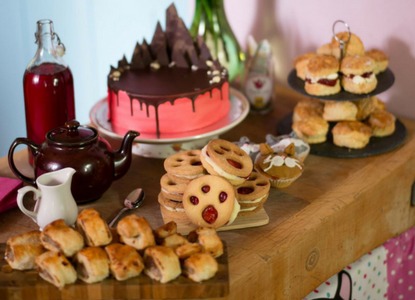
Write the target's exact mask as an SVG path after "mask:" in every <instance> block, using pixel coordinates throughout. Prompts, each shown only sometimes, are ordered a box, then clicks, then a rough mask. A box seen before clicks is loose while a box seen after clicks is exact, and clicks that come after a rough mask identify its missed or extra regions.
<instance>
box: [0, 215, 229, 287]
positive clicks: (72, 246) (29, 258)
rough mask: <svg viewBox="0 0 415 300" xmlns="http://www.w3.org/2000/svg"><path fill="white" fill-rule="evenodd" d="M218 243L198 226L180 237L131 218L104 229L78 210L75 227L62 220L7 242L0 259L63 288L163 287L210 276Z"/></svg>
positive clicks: (172, 226) (169, 227) (167, 227)
mask: <svg viewBox="0 0 415 300" xmlns="http://www.w3.org/2000/svg"><path fill="white" fill-rule="evenodd" d="M223 251H224V250H223V243H222V241H221V239H220V238H219V236H218V235H217V233H216V230H215V229H213V228H203V227H199V228H197V229H195V230H193V231H192V232H190V233H189V235H188V236H183V235H181V234H180V233H178V232H177V225H176V223H174V222H169V223H166V224H164V225H162V226H160V227H158V228H156V229H153V228H151V226H150V224H149V223H148V222H147V220H146V219H145V218H144V217H140V216H137V215H135V214H131V215H128V216H126V217H124V218H122V219H121V220H120V221H119V222H118V224H117V226H116V228H115V229H110V228H109V227H108V225H107V223H106V222H105V221H104V220H103V219H102V218H101V216H100V214H99V213H98V211H96V210H95V209H93V208H87V209H83V210H82V211H81V212H80V213H79V215H78V218H77V221H76V224H75V227H72V226H68V225H66V224H65V222H64V221H63V220H62V219H59V220H55V221H53V222H52V223H50V224H48V225H47V226H46V227H45V228H44V229H43V231H38V230H34V231H30V232H25V233H22V234H18V235H15V236H12V237H10V238H9V239H8V240H7V244H6V251H5V260H6V261H7V263H8V264H9V265H10V267H11V268H12V269H15V270H30V269H36V270H37V271H38V273H39V275H40V277H42V278H43V279H44V280H46V281H48V282H50V283H52V284H54V285H55V286H56V287H58V288H63V287H64V286H65V285H67V284H72V283H74V282H76V281H77V279H80V280H82V281H83V282H86V283H96V282H100V281H102V280H104V279H106V278H111V277H112V278H114V279H116V280H119V281H122V280H127V279H129V278H133V277H137V276H140V275H141V274H142V273H144V274H145V275H147V276H149V277H150V278H152V279H154V280H156V281H159V282H161V283H166V282H169V281H171V280H174V279H175V278H177V277H178V276H180V275H184V276H186V277H188V278H190V279H191V280H193V281H195V282H201V281H203V280H207V279H209V278H212V277H213V276H215V274H216V272H217V271H218V262H217V260H216V258H217V257H219V256H221V255H222V254H223Z"/></svg>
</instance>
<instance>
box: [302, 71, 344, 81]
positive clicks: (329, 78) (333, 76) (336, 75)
mask: <svg viewBox="0 0 415 300" xmlns="http://www.w3.org/2000/svg"><path fill="white" fill-rule="evenodd" d="M338 77H339V74H338V73H332V74H329V75H327V76H324V77H307V79H308V80H310V82H311V83H318V81H319V80H321V79H328V80H335V79H337V78H338Z"/></svg>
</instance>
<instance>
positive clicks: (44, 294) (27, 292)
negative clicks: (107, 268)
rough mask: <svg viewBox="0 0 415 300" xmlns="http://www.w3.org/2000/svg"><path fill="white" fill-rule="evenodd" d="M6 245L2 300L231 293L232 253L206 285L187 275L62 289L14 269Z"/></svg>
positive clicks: (1, 247)
mask: <svg viewBox="0 0 415 300" xmlns="http://www.w3.org/2000/svg"><path fill="white" fill-rule="evenodd" d="M4 250H5V244H4V243H1V244H0V255H1V261H0V267H1V269H0V270H1V271H0V299H1V300H7V299H13V300H15V299H31V300H52V299H53V300H79V299H89V300H95V299H96V300H98V299H102V300H105V299H108V300H109V299H111V300H112V299H158V298H163V299H190V298H193V299H194V298H219V297H225V296H227V295H228V294H229V273H228V253H227V247H226V244H224V254H223V255H222V256H220V257H218V258H217V261H218V263H219V270H218V273H217V274H216V275H215V277H213V278H211V279H209V280H206V281H204V282H202V283H197V282H194V281H192V280H190V279H188V278H186V277H184V276H180V277H179V278H177V279H175V280H173V281H171V282H168V283H159V282H157V281H154V280H152V279H151V278H149V277H147V276H146V275H144V274H141V275H140V276H138V277H135V278H131V279H128V280H126V281H117V280H115V279H114V278H107V279H105V280H104V281H102V282H100V283H95V284H87V283H84V282H82V281H81V280H77V281H76V282H75V283H74V284H71V285H67V286H65V287H64V288H63V289H62V290H59V289H58V288H56V287H55V286H54V285H52V284H50V283H48V282H46V281H44V280H43V279H42V278H41V277H40V276H39V275H38V274H37V272H36V271H35V270H30V271H18V270H11V268H10V266H9V265H8V264H7V262H6V261H5V260H4Z"/></svg>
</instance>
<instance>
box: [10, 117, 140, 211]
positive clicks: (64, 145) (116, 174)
mask: <svg viewBox="0 0 415 300" xmlns="http://www.w3.org/2000/svg"><path fill="white" fill-rule="evenodd" d="M137 136H139V133H138V132H136V131H132V130H131V131H128V132H127V133H126V135H125V136H124V138H123V141H122V144H121V147H120V149H119V150H118V151H115V152H114V151H112V149H111V146H110V144H109V143H108V142H107V141H106V140H105V139H104V138H102V137H100V136H99V135H98V131H97V130H96V129H95V128H93V127H89V126H80V124H79V122H78V121H76V120H72V121H68V122H66V123H65V125H64V127H59V128H55V129H52V130H51V131H49V132H48V133H47V134H46V140H45V141H44V142H43V143H42V144H41V145H37V144H35V143H34V142H33V141H31V140H29V139H28V138H17V139H15V140H14V142H13V143H12V145H11V146H10V149H9V153H8V160H9V166H10V168H11V170H12V171H13V173H14V174H15V175H16V176H17V177H18V178H20V179H21V180H23V181H24V182H26V183H28V184H31V185H36V178H37V177H39V176H40V175H42V174H44V173H47V172H52V171H56V170H59V169H63V168H66V167H71V168H74V169H75V171H76V173H75V174H74V176H73V180H72V186H71V191H72V194H73V196H74V198H75V201H76V202H77V203H78V204H79V203H85V202H90V201H93V200H97V199H99V198H100V197H101V196H102V194H103V193H104V192H105V191H106V190H107V189H108V188H109V187H110V186H111V183H112V181H113V180H115V179H119V178H121V177H122V176H123V175H124V174H125V173H126V172H127V171H128V169H129V168H130V165H131V157H132V144H133V141H134V139H135V138H136V137H137ZM21 144H24V145H26V146H28V148H29V150H30V151H31V153H32V154H33V157H34V177H35V178H29V177H27V176H25V175H23V174H22V173H21V172H20V171H19V170H18V169H17V168H16V165H15V163H14V160H13V154H14V151H15V149H16V147H17V146H18V145H21Z"/></svg>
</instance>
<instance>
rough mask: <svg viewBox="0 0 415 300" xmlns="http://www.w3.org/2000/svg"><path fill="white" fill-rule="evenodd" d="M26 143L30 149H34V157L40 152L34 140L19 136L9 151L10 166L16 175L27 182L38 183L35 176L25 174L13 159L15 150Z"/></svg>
mask: <svg viewBox="0 0 415 300" xmlns="http://www.w3.org/2000/svg"><path fill="white" fill-rule="evenodd" d="M21 144H23V145H26V146H28V148H29V150H30V151H32V154H33V156H34V157H36V155H37V154H38V153H39V146H38V145H36V144H35V143H34V142H32V141H31V140H29V139H28V138H17V139H15V140H14V142H13V144H12V145H11V146H10V149H9V153H8V160H9V166H10V169H11V170H12V171H13V173H14V175H16V176H17V177H18V178H20V179H21V180H23V181H24V182H26V183H29V184H31V185H36V180H35V179H34V178H29V177H27V176H25V175H23V174H22V173H21V172H20V171H19V170H18V169H17V167H16V165H15V163H14V159H13V155H14V150H15V149H16V147H17V146H18V145H21Z"/></svg>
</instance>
